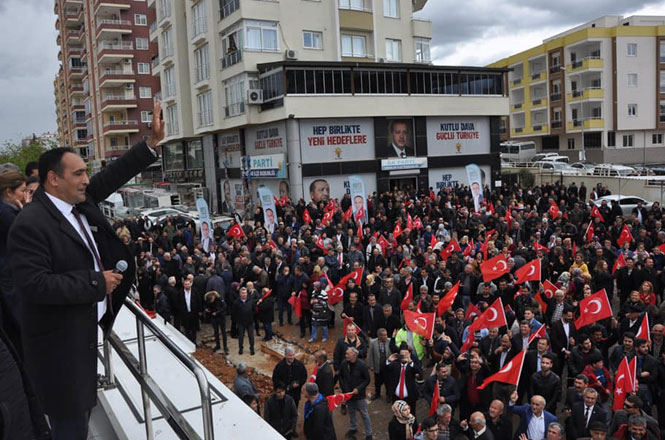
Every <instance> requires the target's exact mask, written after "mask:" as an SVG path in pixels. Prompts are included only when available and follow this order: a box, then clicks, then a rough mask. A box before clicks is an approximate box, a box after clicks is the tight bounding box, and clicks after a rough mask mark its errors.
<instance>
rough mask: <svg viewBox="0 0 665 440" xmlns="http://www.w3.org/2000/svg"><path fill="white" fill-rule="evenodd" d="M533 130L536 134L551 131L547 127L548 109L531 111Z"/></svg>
mask: <svg viewBox="0 0 665 440" xmlns="http://www.w3.org/2000/svg"><path fill="white" fill-rule="evenodd" d="M531 130H532V132H533V133H534V134H543V133H547V132H548V131H549V129H548V126H547V108H541V109H539V110H532V111H531Z"/></svg>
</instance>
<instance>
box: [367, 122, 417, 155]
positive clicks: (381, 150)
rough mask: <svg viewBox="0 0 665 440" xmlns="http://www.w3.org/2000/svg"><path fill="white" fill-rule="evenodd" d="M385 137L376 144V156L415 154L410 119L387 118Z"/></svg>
mask: <svg viewBox="0 0 665 440" xmlns="http://www.w3.org/2000/svg"><path fill="white" fill-rule="evenodd" d="M387 124H388V127H387V131H388V133H387V139H386V142H385V144H384V145H377V157H388V158H406V157H413V156H415V155H416V150H415V147H414V140H413V139H414V137H413V120H412V119H388V121H387Z"/></svg>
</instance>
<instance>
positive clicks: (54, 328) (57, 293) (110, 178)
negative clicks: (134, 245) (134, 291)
mask: <svg viewBox="0 0 665 440" xmlns="http://www.w3.org/2000/svg"><path fill="white" fill-rule="evenodd" d="M154 161H155V156H154V155H153V153H152V152H151V151H150V149H149V148H148V147H147V146H146V144H145V142H141V143H140V144H137V145H135V146H134V147H132V148H131V149H130V150H129V151H128V152H127V153H126V154H124V155H123V156H122V157H121V158H119V159H118V160H115V161H113V162H110V163H109V165H108V166H107V167H106V168H104V169H103V170H102V171H100V172H99V173H97V174H95V175H94V176H92V178H91V179H90V183H89V185H88V187H87V190H86V200H85V201H84V202H83V203H80V204H78V205H77V208H78V210H79V211H80V212H81V213H82V214H84V215H85V217H86V219H87V221H88V223H89V224H90V226H91V230H92V235H93V238H94V240H95V242H96V244H97V247H98V249H99V255H100V257H101V260H102V264H103V265H104V268H105V269H113V268H114V267H115V264H116V263H117V262H118V261H119V260H126V261H127V262H128V263H129V268H128V269H127V271H125V273H124V278H123V280H122V282H121V283H120V285H119V286H118V287H117V288H116V289H115V291H114V292H113V297H112V309H113V311H114V315H113V316H116V315H117V312H118V310H119V309H120V307H121V306H122V304H123V301H124V298H125V297H126V296H127V293H128V292H129V288H130V286H131V284H132V282H133V280H134V273H135V264H134V259H133V258H132V255H131V254H130V252H129V250H128V248H127V247H126V246H125V245H124V244H123V243H122V241H121V240H120V239H119V238H118V236H117V235H116V234H115V232H114V231H113V229H112V228H111V225H110V224H109V222H108V220H106V218H105V217H104V215H103V214H102V212H101V211H100V210H99V208H98V206H97V204H98V203H99V202H101V201H102V200H104V199H106V198H107V197H108V196H109V195H110V194H111V193H113V192H114V191H115V190H117V189H118V188H120V187H121V186H122V185H123V184H125V183H126V182H127V181H128V180H129V179H130V178H132V177H133V176H135V175H136V174H138V173H139V172H140V171H141V170H142V169H144V168H145V167H147V166H148V165H150V164H151V163H152V162H154ZM9 252H10V256H11V266H12V270H13V274H14V280H15V283H16V287H17V289H18V291H19V293H20V295H21V297H22V299H23V319H22V321H23V325H22V328H23V343H24V347H23V350H24V354H25V364H26V367H27V369H28V373H29V375H30V377H31V378H32V380H33V383H34V385H35V389H36V392H37V394H38V396H39V397H40V400H41V402H42V404H43V405H44V409H45V412H46V413H47V414H49V415H52V416H59V417H66V416H73V415H79V414H81V413H83V412H85V411H87V410H89V409H90V408H92V407H93V406H95V404H96V402H97V324H98V322H97V303H98V302H99V301H101V300H103V299H104V297H105V294H106V284H105V282H104V275H103V274H102V272H97V271H95V263H94V258H93V256H92V254H91V253H90V250H89V249H88V246H87V245H86V243H85V242H84V241H83V239H82V238H81V237H80V236H79V234H78V233H77V232H76V230H75V229H74V227H73V226H72V225H71V224H70V223H69V221H68V220H67V219H66V218H65V217H64V216H63V215H62V214H61V213H60V211H59V210H58V209H57V208H56V207H55V205H54V204H53V202H51V200H50V199H49V198H48V196H47V195H46V193H45V192H44V190H43V189H41V188H40V189H38V190H37V192H36V193H35V195H34V199H33V202H32V203H29V204H28V205H26V206H25V208H24V209H23V211H22V212H21V213H20V214H19V215H18V217H17V218H16V220H15V221H14V224H13V226H12V229H11V230H10V233H9ZM102 324H103V325H105V326H106V328H107V329H109V328H110V326H111V325H112V324H113V323H112V320H109V321H106V322H104V323H100V325H102Z"/></svg>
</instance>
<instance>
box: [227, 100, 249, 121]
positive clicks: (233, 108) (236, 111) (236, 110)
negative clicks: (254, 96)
mask: <svg viewBox="0 0 665 440" xmlns="http://www.w3.org/2000/svg"><path fill="white" fill-rule="evenodd" d="M243 113H245V101H240V102H236V103H235V104H231V105H227V106H226V107H224V114H225V115H226V117H227V118H229V117H231V116H236V115H241V114H243Z"/></svg>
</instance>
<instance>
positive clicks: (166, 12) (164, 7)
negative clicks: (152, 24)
mask: <svg viewBox="0 0 665 440" xmlns="http://www.w3.org/2000/svg"><path fill="white" fill-rule="evenodd" d="M157 12H158V14H157V17H158V20H161V19H162V18H166V17H170V16H171V0H159V9H158V10H157Z"/></svg>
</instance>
